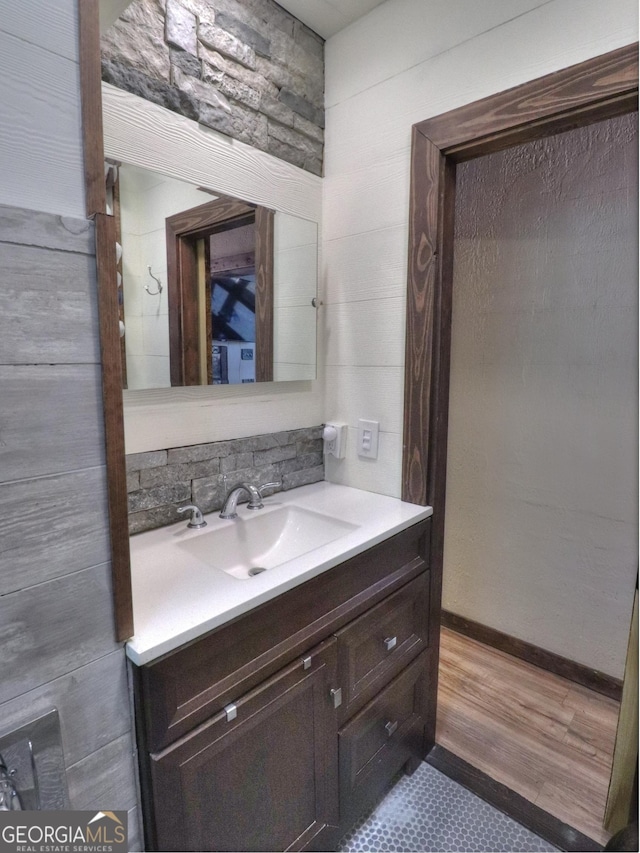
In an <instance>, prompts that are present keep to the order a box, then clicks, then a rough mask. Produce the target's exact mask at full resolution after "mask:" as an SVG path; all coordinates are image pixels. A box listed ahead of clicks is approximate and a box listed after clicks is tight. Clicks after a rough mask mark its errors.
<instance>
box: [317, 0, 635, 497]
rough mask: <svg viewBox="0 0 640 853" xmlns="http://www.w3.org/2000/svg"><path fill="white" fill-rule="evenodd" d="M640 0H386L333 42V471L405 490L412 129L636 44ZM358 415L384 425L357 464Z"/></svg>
mask: <svg viewBox="0 0 640 853" xmlns="http://www.w3.org/2000/svg"><path fill="white" fill-rule="evenodd" d="M637 13H638V9H637V3H636V0H612V2H604V0H550V2H549V0H487V2H483V3H478V2H476V0H432V2H429V3H425V2H423V0H387V2H386V3H383V4H382V5H381V6H379V7H377V8H376V9H374V10H373V11H372V12H371V13H370V14H369V15H367V16H366V17H365V18H363V19H361V20H359V21H356V22H355V23H354V24H352V25H351V26H350V27H348V28H347V29H345V30H343V31H342V32H340V33H338V34H336V35H335V36H333V37H332V38H330V39H329V40H328V41H327V43H326V46H325V74H326V87H325V98H326V133H325V177H324V190H323V235H324V240H323V247H322V251H323V269H322V278H323V281H324V282H325V291H324V298H325V302H326V305H325V308H324V311H323V315H322V319H323V330H322V333H323V336H324V342H325V344H324V348H325V352H326V358H325V387H326V398H325V412H324V420H333V419H335V420H341V421H345V422H346V423H348V424H349V449H348V455H347V458H346V459H344V460H335V459H333V458H332V457H331V458H329V459H328V460H327V477H328V478H329V479H331V480H333V481H335V482H340V483H345V484H347V485H352V486H359V487H362V488H365V489H371V490H373V491H377V492H382V493H384V494H390V495H395V496H399V495H400V476H401V458H402V408H403V376H404V367H403V366H404V324H405V288H406V268H407V239H408V208H409V165H410V162H409V159H410V157H409V155H410V142H411V126H412V124H414V123H415V122H417V121H421V120H423V119H426V118H429V117H431V116H435V115H439V114H440V113H443V112H446V111H447V110H450V109H453V108H455V107H458V106H460V105H462V104H465V103H470V102H472V101H475V100H478V99H479V98H483V97H485V96H487V95H490V94H493V93H495V92H499V91H502V90H504V89H508V88H510V87H512V86H516V85H518V84H519V83H523V82H525V81H527V80H532V79H534V78H536V77H540V76H542V75H544V74H548V73H551V72H553V71H556V70H558V69H560V68H564V67H567V66H569V65H573V64H574V63H577V62H581V61H582V60H585V59H588V58H589V57H592V56H597V55H598V54H602V53H605V52H607V51H609V50H613V49H614V48H616V47H620V46H622V45H625V44H629V43H631V42H633V41H635V40H636V39H637ZM358 418H368V419H373V420H379V421H380V430H381V433H380V454H379V458H378V460H376V461H373V460H370V459H359V458H358V456H357V455H356V448H355V439H356V426H357V420H358Z"/></svg>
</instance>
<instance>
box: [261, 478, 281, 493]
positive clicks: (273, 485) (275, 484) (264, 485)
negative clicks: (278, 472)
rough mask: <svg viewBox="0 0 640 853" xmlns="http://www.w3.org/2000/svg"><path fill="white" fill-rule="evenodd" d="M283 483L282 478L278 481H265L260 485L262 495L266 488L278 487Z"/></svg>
mask: <svg viewBox="0 0 640 853" xmlns="http://www.w3.org/2000/svg"><path fill="white" fill-rule="evenodd" d="M281 485H282V480H278V482H277V483H264V484H263V485H262V486H258V491H259V492H260V497H262V496H263V495H262V492H263V491H264V490H265V489H277V488H278V486H281Z"/></svg>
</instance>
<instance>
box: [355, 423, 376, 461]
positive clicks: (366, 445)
mask: <svg viewBox="0 0 640 853" xmlns="http://www.w3.org/2000/svg"><path fill="white" fill-rule="evenodd" d="M379 431H380V424H379V422H378V421H365V420H362V419H360V420H359V421H358V456H364V457H366V458H367V459H377V458H378V433H379Z"/></svg>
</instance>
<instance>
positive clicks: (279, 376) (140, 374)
mask: <svg viewBox="0 0 640 853" xmlns="http://www.w3.org/2000/svg"><path fill="white" fill-rule="evenodd" d="M109 169H110V175H111V180H110V187H111V197H110V206H111V207H112V209H113V213H114V216H115V219H116V227H117V236H118V243H119V244H120V246H121V251H119V253H118V254H119V260H118V273H119V282H120V284H121V293H120V295H119V305H120V321H121V326H120V329H121V335H122V339H121V343H122V357H123V361H122V363H123V385H124V388H125V389H128V390H136V391H137V390H146V389H154V388H157V389H159V388H171V387H180V386H185V385H228V384H251V383H254V382H272V381H288V380H300V379H314V378H315V376H316V308H315V305H316V298H317V268H318V226H317V223H315V222H313V221H311V220H307V219H304V218H302V217H299V216H294V215H292V214H289V213H284V212H282V211H274V210H272V209H270V208H267V207H265V206H264V205H259V204H255V203H251V202H246V201H243V200H240V199H237V198H233V197H230V196H228V195H225V194H222V193H216V192H214V191H212V190H210V189H208V188H207V189H204V188H202V187H197V186H194V185H192V184H189V183H188V182H185V181H181V180H178V179H176V178H174V177H169V176H167V175H163V174H161V173H159V172H155V171H152V170H150V169H146V168H142V167H140V166H137V165H135V166H134V165H132V164H129V163H124V162H121V161H112V162H111V163H110V164H109Z"/></svg>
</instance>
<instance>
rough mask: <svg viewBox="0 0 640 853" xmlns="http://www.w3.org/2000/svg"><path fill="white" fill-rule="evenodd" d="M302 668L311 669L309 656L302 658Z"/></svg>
mask: <svg viewBox="0 0 640 853" xmlns="http://www.w3.org/2000/svg"><path fill="white" fill-rule="evenodd" d="M302 668H303V669H311V655H307V656H306V657H305V658H302Z"/></svg>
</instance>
